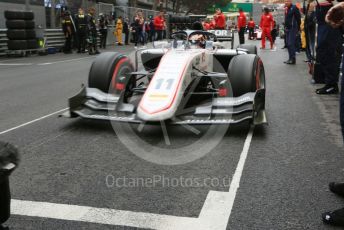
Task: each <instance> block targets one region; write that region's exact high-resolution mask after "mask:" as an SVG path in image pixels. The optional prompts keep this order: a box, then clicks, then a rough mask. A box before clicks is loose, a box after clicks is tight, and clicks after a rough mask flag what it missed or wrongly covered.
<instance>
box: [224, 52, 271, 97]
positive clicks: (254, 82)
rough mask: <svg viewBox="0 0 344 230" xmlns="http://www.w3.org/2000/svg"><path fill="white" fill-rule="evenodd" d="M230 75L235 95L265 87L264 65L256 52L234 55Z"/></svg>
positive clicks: (229, 68) (230, 64)
mask: <svg viewBox="0 0 344 230" xmlns="http://www.w3.org/2000/svg"><path fill="white" fill-rule="evenodd" d="M244 66H245V68H243V67H244ZM228 77H229V79H230V83H231V85H232V90H233V96H234V97H239V96H241V95H243V94H246V93H249V92H256V91H257V90H259V89H265V72H264V65H263V62H262V60H261V59H260V57H259V56H257V55H254V54H242V55H237V56H235V57H233V58H232V60H231V62H230V63H229V67H228Z"/></svg>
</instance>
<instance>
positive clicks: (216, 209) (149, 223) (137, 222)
mask: <svg viewBox="0 0 344 230" xmlns="http://www.w3.org/2000/svg"><path fill="white" fill-rule="evenodd" d="M253 132H254V126H252V127H251V128H250V130H249V132H248V135H247V137H246V140H245V143H244V147H243V150H242V152H241V154H240V159H239V162H238V164H237V168H236V170H235V173H234V175H233V178H232V181H231V184H230V188H229V191H228V192H218V191H210V192H209V193H208V195H207V198H206V200H205V202H204V205H203V208H202V210H201V213H200V215H199V217H198V218H192V217H179V216H171V215H161V214H153V213H143V212H132V211H123V210H115V209H107V208H94V207H87V206H79V205H69V204H57V203H48V202H36V201H25V200H16V199H13V200H12V205H11V211H12V214H13V215H21V216H30V217H40V218H51V219H59V220H67V221H79V222H88V223H96V224H106V225H116V226H128V227H137V228H149V229H164V230H165V229H166V230H175V229H197V230H201V229H207V230H225V229H226V228H227V225H228V221H229V217H230V215H231V212H232V208H233V205H234V201H235V197H236V194H237V191H238V188H239V186H240V180H241V177H242V172H243V170H244V166H245V162H246V159H247V156H248V151H249V149H250V146H251V142H252V138H253Z"/></svg>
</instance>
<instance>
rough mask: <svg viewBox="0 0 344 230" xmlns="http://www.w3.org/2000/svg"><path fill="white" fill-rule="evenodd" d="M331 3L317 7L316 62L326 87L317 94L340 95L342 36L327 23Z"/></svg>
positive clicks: (318, 72) (319, 74) (324, 3)
mask: <svg viewBox="0 0 344 230" xmlns="http://www.w3.org/2000/svg"><path fill="white" fill-rule="evenodd" d="M332 6H333V4H332V3H331V2H328V1H325V2H322V3H320V4H317V6H316V11H315V15H316V19H317V24H318V30H317V34H318V38H317V48H316V62H317V63H319V65H318V66H319V67H320V68H318V71H317V75H318V76H320V79H323V81H324V83H325V86H324V87H322V88H320V89H317V90H316V94H338V92H339V89H338V79H339V68H338V66H339V65H340V60H341V46H342V45H341V43H342V36H341V33H340V30H339V29H338V28H333V27H331V26H330V25H329V24H328V23H326V21H325V17H326V14H327V12H328V11H329V10H330V9H331V8H332Z"/></svg>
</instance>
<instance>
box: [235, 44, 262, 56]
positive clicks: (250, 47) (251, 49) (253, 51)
mask: <svg viewBox="0 0 344 230" xmlns="http://www.w3.org/2000/svg"><path fill="white" fill-rule="evenodd" d="M238 48H241V49H246V50H247V51H248V54H258V49H257V46H255V45H249V44H242V45H238Z"/></svg>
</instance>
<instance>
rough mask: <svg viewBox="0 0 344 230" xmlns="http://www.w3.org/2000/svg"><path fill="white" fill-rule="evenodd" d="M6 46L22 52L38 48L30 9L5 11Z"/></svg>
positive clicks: (32, 14)
mask: <svg viewBox="0 0 344 230" xmlns="http://www.w3.org/2000/svg"><path fill="white" fill-rule="evenodd" d="M4 14H5V18H6V27H7V29H8V30H7V32H6V35H7V38H8V41H7V48H8V50H10V51H11V50H13V51H22V52H23V53H24V54H26V52H27V51H28V52H30V51H32V50H36V49H38V40H37V37H36V31H35V30H34V29H35V22H34V21H33V19H34V13H33V12H31V11H10V10H7V11H5V13H4Z"/></svg>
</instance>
